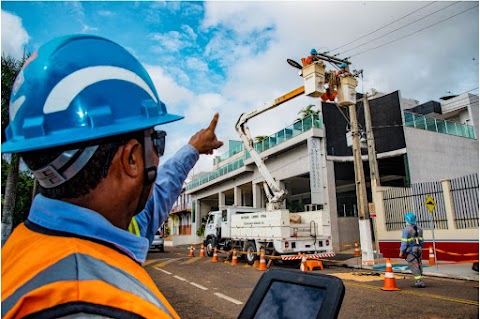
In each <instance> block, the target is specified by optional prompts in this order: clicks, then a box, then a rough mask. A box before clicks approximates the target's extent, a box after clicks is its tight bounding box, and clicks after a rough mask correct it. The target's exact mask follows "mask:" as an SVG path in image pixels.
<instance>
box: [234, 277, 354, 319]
mask: <svg viewBox="0 0 480 319" xmlns="http://www.w3.org/2000/svg"><path fill="white" fill-rule="evenodd" d="M344 294H345V286H344V285H343V282H342V280H340V279H339V278H337V277H334V276H329V275H323V274H318V273H308V272H300V271H298V270H286V269H276V268H274V269H270V270H268V271H267V272H265V273H264V274H263V275H262V277H260V279H259V280H258V282H257V285H256V286H255V288H254V289H253V292H252V294H251V295H250V297H249V299H248V301H247V303H246V304H245V307H243V309H242V311H241V313H240V316H239V317H238V318H239V319H253V318H255V319H264V318H265V319H267V318H268V319H287V318H292V319H293V318H294V319H300V318H308V319H310V318H322V319H323V318H326V319H328V318H337V316H338V312H339V311H340V306H341V305H342V301H343V296H344Z"/></svg>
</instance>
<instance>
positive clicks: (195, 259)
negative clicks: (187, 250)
mask: <svg viewBox="0 0 480 319" xmlns="http://www.w3.org/2000/svg"><path fill="white" fill-rule="evenodd" d="M201 258H202V257H193V258H191V259H189V260H187V261H185V262H183V263H182V265H185V264H191V263H194V262H196V261H197V260H199V259H201Z"/></svg>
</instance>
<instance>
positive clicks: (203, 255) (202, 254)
mask: <svg viewBox="0 0 480 319" xmlns="http://www.w3.org/2000/svg"><path fill="white" fill-rule="evenodd" d="M199 257H205V247H203V244H202V246H200V255H199Z"/></svg>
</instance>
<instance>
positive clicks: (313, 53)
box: [310, 49, 318, 55]
mask: <svg viewBox="0 0 480 319" xmlns="http://www.w3.org/2000/svg"><path fill="white" fill-rule="evenodd" d="M317 54H318V53H317V50H315V49H311V50H310V55H317Z"/></svg>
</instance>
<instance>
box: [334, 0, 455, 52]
mask: <svg viewBox="0 0 480 319" xmlns="http://www.w3.org/2000/svg"><path fill="white" fill-rule="evenodd" d="M459 2H461V1H457V2H454V3H452V4H450V5H448V6H446V7H443V8H441V9H438V10H437V11H434V12H432V13H430V14H427V15H426V16H424V17H422V18H420V19H417V20H415V21H412V22H410V23H407V24H405V25H404V26H401V27H399V28H397V29H395V30H392V31H390V32H388V33H385V34H383V35H381V36H379V37H376V38H375V39H372V40H369V41H367V42H364V43H362V44H360V45H357V46H356V47H353V48H350V49H348V50H345V51H343V52H340V53H338V54H344V53H346V52H349V51H352V50H355V49H357V48H360V47H362V46H364V45H366V44H369V43H371V42H373V41H376V40H378V39H381V38H383V37H385V36H387V35H389V34H392V33H393V32H396V31H398V30H401V29H403V28H405V27H408V26H409V25H412V24H414V23H417V22H419V21H421V20H423V19H425V18H428V17H430V16H432V15H434V14H436V13H438V12H440V11H443V10H445V9H447V8H450V7H451V6H453V5H455V4H457V3H459Z"/></svg>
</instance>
